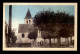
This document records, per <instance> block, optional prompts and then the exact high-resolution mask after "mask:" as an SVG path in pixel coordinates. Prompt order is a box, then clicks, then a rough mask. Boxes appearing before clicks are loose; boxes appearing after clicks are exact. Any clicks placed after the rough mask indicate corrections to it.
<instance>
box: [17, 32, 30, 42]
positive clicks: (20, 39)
mask: <svg viewBox="0 0 80 54" xmlns="http://www.w3.org/2000/svg"><path fill="white" fill-rule="evenodd" d="M28 34H29V33H24V37H22V33H18V36H17V43H30V42H31V40H30V39H29V38H28Z"/></svg>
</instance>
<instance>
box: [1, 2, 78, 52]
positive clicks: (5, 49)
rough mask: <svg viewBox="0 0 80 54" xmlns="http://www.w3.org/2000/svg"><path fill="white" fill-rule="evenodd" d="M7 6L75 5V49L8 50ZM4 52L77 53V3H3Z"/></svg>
mask: <svg viewBox="0 0 80 54" xmlns="http://www.w3.org/2000/svg"><path fill="white" fill-rule="evenodd" d="M5 5H74V6H75V18H74V20H75V23H74V24H75V25H74V39H75V41H74V43H75V44H74V48H18V47H15V48H12V47H11V48H7V47H6V44H5V36H4V35H5ZM2 41H3V45H2V46H3V51H77V3H3V40H2Z"/></svg>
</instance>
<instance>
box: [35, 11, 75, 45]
mask: <svg viewBox="0 0 80 54" xmlns="http://www.w3.org/2000/svg"><path fill="white" fill-rule="evenodd" d="M34 25H35V26H38V28H39V29H40V30H41V31H48V33H47V34H46V33H45V34H46V35H43V36H42V37H43V38H47V39H51V38H53V37H57V38H58V43H59V44H58V45H59V46H60V37H69V36H70V35H69V34H71V33H72V32H73V31H74V29H72V28H73V27H74V16H72V15H69V14H68V13H65V12H59V11H58V12H57V13H54V11H51V10H46V11H44V10H43V11H41V12H38V13H37V14H36V15H35V17H34ZM70 29H72V30H71V32H70V31H69V30H70ZM63 33H64V34H63Z"/></svg>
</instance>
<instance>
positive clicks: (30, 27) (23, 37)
mask: <svg viewBox="0 0 80 54" xmlns="http://www.w3.org/2000/svg"><path fill="white" fill-rule="evenodd" d="M33 20H34V19H33V18H32V16H31V13H30V10H29V9H28V11H27V14H26V16H25V18H24V24H19V27H18V37H17V43H31V41H32V40H31V39H29V38H28V35H29V33H30V32H32V31H35V30H37V38H36V41H41V40H43V39H42V37H41V31H40V30H39V29H38V28H37V27H35V26H34V23H33Z"/></svg>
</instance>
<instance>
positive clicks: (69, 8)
mask: <svg viewBox="0 0 80 54" xmlns="http://www.w3.org/2000/svg"><path fill="white" fill-rule="evenodd" d="M28 8H29V10H30V12H31V15H32V18H34V16H35V15H36V14H37V12H39V11H42V10H43V9H44V10H48V9H51V10H52V11H54V12H57V11H58V10H59V11H65V12H67V13H69V14H70V15H74V12H75V11H74V5H12V29H13V28H14V29H16V33H17V32H18V27H19V24H24V18H25V16H26V13H27V11H28ZM5 20H6V22H7V23H8V20H9V5H6V6H5Z"/></svg>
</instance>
